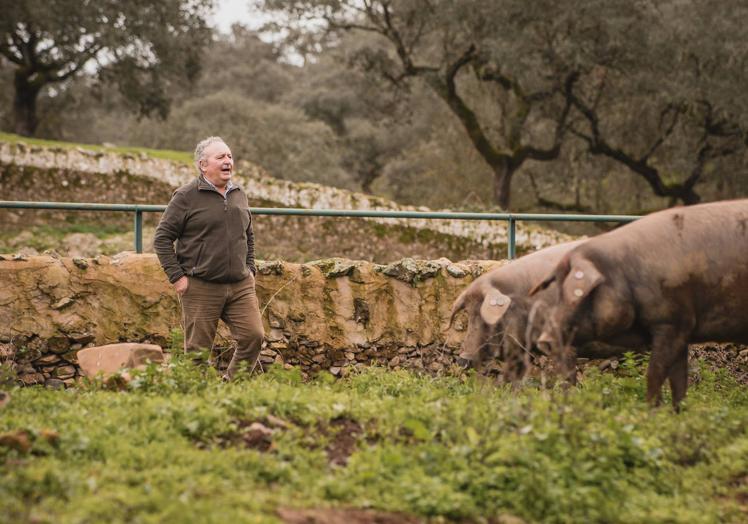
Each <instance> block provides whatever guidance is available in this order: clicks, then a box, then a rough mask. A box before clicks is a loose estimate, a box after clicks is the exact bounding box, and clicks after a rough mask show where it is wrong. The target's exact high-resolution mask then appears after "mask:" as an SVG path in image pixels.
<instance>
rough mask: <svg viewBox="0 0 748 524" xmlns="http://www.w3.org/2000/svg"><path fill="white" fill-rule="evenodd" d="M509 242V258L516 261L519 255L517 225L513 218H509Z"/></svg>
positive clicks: (507, 247)
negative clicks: (515, 258)
mask: <svg viewBox="0 0 748 524" xmlns="http://www.w3.org/2000/svg"><path fill="white" fill-rule="evenodd" d="M508 236H509V241H508V242H507V246H506V249H507V256H508V258H509V260H514V257H515V255H516V254H517V250H516V241H517V240H516V239H517V223H516V220H514V219H513V218H512V217H509V235H508Z"/></svg>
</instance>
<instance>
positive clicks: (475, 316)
mask: <svg viewBox="0 0 748 524" xmlns="http://www.w3.org/2000/svg"><path fill="white" fill-rule="evenodd" d="M582 242H583V241H582V240H578V241H574V242H566V243H563V244H559V245H556V246H552V247H548V248H545V249H542V250H540V251H536V252H534V253H531V254H529V255H525V256H523V257H521V258H519V259H517V260H514V261H512V262H510V263H508V264H507V265H505V266H502V267H500V268H497V269H494V270H492V271H489V272H488V273H486V274H484V275H481V276H480V277H478V278H477V279H476V280H475V281H474V282H472V283H471V284H470V285H469V286H468V287H467V288H466V289H465V290H464V291H463V292H462V293H461V294H460V296H459V297H458V298H457V300H456V301H455V302H454V304H453V306H452V313H451V317H450V321H449V325H450V326H451V325H452V323H453V321H454V318H455V315H457V313H458V312H459V311H461V310H463V309H465V310H466V311H467V313H468V327H467V332H466V334H465V339H464V342H463V344H462V348H461V351H460V353H459V359H458V362H460V363H461V364H462V365H465V366H466V367H467V366H470V365H473V366H476V367H477V366H479V365H480V364H481V363H482V362H483V361H484V360H486V359H487V358H489V357H495V356H499V355H501V356H502V357H503V358H504V361H505V366H507V367H505V375H506V374H507V373H506V372H507V371H509V369H508V366H517V367H518V368H519V369H517V370H513V371H516V373H518V374H520V375H521V374H522V372H523V370H524V368H525V365H524V364H523V363H522V362H523V361H524V360H525V358H526V355H525V351H524V348H523V344H524V341H525V338H526V330H527V325H528V323H527V318H528V313H529V311H530V307H531V305H532V304H531V302H532V301H531V300H530V299H529V297H528V292H529V291H530V289H531V288H532V286H533V285H534V284H535V283H537V281H538V280H540V279H542V278H543V277H544V276H545V275H547V274H548V273H549V272H550V271H551V270H552V269H553V267H554V266H555V265H556V264H557V263H558V262H559V260H561V258H562V257H563V256H564V255H565V254H566V253H567V252H569V251H570V250H571V249H573V248H574V247H576V246H578V245H580V244H581V243H582ZM541 295H542V293H541Z"/></svg>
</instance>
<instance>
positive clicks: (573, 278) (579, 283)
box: [563, 259, 605, 304]
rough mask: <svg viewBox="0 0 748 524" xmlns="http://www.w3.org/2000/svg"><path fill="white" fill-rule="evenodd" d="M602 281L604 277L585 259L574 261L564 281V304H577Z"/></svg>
mask: <svg viewBox="0 0 748 524" xmlns="http://www.w3.org/2000/svg"><path fill="white" fill-rule="evenodd" d="M604 280H605V277H603V275H602V273H600V271H598V269H597V268H596V267H595V264H593V263H592V262H590V261H589V260H585V259H582V260H578V261H576V262H575V263H574V265H573V266H572V267H571V271H569V274H568V275H566V279H565V280H564V285H563V297H564V302H566V303H569V304H579V303H580V302H581V301H582V299H584V297H586V296H587V295H589V294H590V293H591V292H592V290H593V289H595V288H596V287H597V286H599V285H600V284H601V283H602V282H603V281H604Z"/></svg>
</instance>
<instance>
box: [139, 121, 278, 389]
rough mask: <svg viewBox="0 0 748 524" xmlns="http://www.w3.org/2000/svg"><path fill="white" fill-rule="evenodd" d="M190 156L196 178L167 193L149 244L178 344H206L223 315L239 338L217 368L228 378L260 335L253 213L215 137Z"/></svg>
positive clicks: (192, 347)
mask: <svg viewBox="0 0 748 524" xmlns="http://www.w3.org/2000/svg"><path fill="white" fill-rule="evenodd" d="M195 164H196V165H197V169H198V171H199V174H198V176H197V178H195V179H194V180H193V181H192V182H190V183H189V184H187V185H185V186H182V187H180V188H179V189H177V190H176V191H175V192H174V194H173V195H172V198H171V200H170V201H169V205H168V206H167V207H166V211H165V212H164V214H163V216H162V217H161V221H160V223H159V225H158V228H157V229H156V235H155V237H154V239H153V246H154V248H155V250H156V254H157V255H158V258H159V261H160V262H161V266H162V267H163V269H164V271H165V272H166V275H167V276H168V278H169V282H171V283H172V284H173V285H174V290H175V291H176V293H177V296H178V297H179V298H180V302H181V304H182V318H183V323H184V349H185V352H198V351H201V350H205V349H208V350H210V349H212V347H213V339H214V337H215V334H216V329H217V327H218V320H219V319H222V320H223V321H224V322H225V323H226V325H228V327H229V329H230V331H231V335H232V337H233V338H234V339H235V340H236V342H237V345H238V346H237V348H236V352H235V353H234V356H233V358H232V359H231V362H230V363H229V366H228V369H227V370H226V375H224V378H225V379H231V378H233V377H234V375H235V374H236V372H237V370H238V369H239V366H240V364H241V363H242V362H246V363H247V367H248V368H249V369H250V370H252V369H254V366H255V364H256V363H257V358H258V357H259V354H260V347H261V345H262V339H263V336H264V333H263V328H262V318H261V316H260V309H259V306H258V302H257V295H256V293H255V274H256V273H257V270H256V268H255V260H254V235H253V233H252V215H251V214H250V212H249V204H248V202H247V196H246V195H245V193H244V192H243V191H242V190H241V188H240V187H239V186H237V185H235V184H233V183H232V182H231V175H232V173H233V169H234V159H233V158H232V156H231V150H230V149H229V147H228V146H227V145H226V143H225V142H224V141H223V140H222V139H221V138H219V137H215V136H211V137H208V138H206V139H205V140H202V141H201V142H199V143H198V144H197V147H196V148H195ZM175 241H176V249H175Z"/></svg>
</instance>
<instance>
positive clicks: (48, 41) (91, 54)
mask: <svg viewBox="0 0 748 524" xmlns="http://www.w3.org/2000/svg"><path fill="white" fill-rule="evenodd" d="M211 6H212V0H163V1H159V2H151V1H145V0H133V1H127V2H116V1H90V0H0V12H2V13H3V16H2V18H0V55H2V56H3V57H4V58H5V59H6V60H7V61H8V62H9V63H11V64H12V65H13V69H14V78H13V83H14V89H15V93H14V101H13V119H14V130H15V132H17V133H19V134H23V135H33V134H34V133H35V131H36V129H37V127H38V124H39V121H38V115H37V110H36V101H37V98H38V96H39V93H40V91H41V90H42V89H43V88H45V87H47V86H50V85H54V84H60V83H63V82H65V81H67V80H69V79H71V78H73V77H74V76H75V75H78V74H81V73H82V72H84V71H85V70H87V69H88V70H89V71H95V72H96V73H97V74H98V76H99V78H100V79H101V80H104V81H106V82H111V83H114V84H116V85H117V86H118V87H119V90H120V92H121V93H122V95H123V96H124V98H125V99H126V100H127V101H129V102H131V103H132V104H134V105H135V106H136V107H137V109H138V111H139V112H140V113H141V114H143V115H150V114H154V113H156V114H159V115H161V116H165V115H166V114H167V112H168V108H169V88H170V83H172V82H174V81H177V80H178V79H188V80H189V79H193V78H195V77H196V75H197V73H198V72H199V67H200V55H201V52H202V47H203V45H204V44H205V42H206V41H208V39H209V38H210V32H209V29H208V27H207V25H206V21H205V18H206V15H207V12H208V9H209V8H210V7H211Z"/></svg>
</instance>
